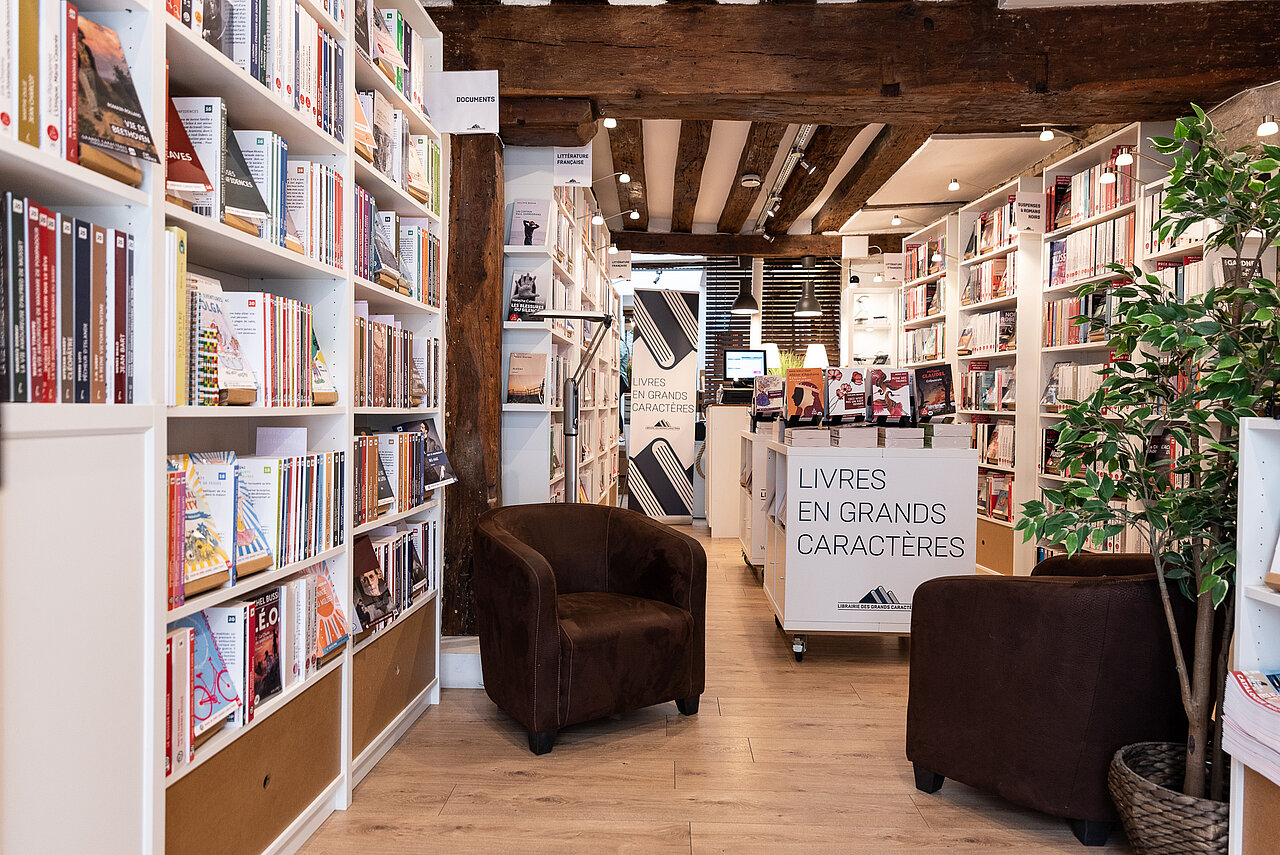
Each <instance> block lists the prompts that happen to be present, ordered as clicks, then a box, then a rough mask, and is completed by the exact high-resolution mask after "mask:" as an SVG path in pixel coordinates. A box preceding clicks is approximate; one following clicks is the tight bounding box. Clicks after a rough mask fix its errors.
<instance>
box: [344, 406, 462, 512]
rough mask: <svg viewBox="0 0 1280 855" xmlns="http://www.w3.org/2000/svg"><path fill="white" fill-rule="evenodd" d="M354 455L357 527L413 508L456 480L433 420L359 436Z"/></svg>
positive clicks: (409, 423)
mask: <svg viewBox="0 0 1280 855" xmlns="http://www.w3.org/2000/svg"><path fill="white" fill-rule="evenodd" d="M353 452H354V456H353V457H352V459H353V460H354V461H355V469H354V473H353V474H354V477H355V482H354V483H355V495H354V497H353V499H354V504H355V509H354V512H353V513H354V519H355V524H356V525H364V524H365V523H369V522H373V521H374V520H376V519H378V518H379V517H383V516H386V515H387V514H396V513H401V512H403V511H409V510H412V509H414V508H416V507H418V506H419V505H421V504H423V503H424V502H425V501H426V498H427V494H428V493H430V492H431V490H433V489H434V488H436V487H438V486H439V485H440V484H442V483H444V482H445V481H449V480H452V479H453V477H454V475H453V468H452V467H451V466H450V465H449V458H448V456H447V455H446V454H445V451H444V444H443V443H442V442H441V441H440V434H439V433H437V431H436V426H435V422H434V421H433V420H431V419H427V420H425V421H421V422H408V423H406V424H403V425H400V426H398V427H397V428H396V430H394V431H388V432H382V433H364V434H358V435H357V436H356V437H355V440H354V449H353Z"/></svg>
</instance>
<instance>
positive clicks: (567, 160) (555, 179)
mask: <svg viewBox="0 0 1280 855" xmlns="http://www.w3.org/2000/svg"><path fill="white" fill-rule="evenodd" d="M552 153H553V154H552V156H553V157H554V160H553V162H552V169H551V183H552V184H554V185H555V186H557V187H590V186H591V143H587V144H586V145H583V146H577V147H574V148H569V147H566V146H555V147H554V148H553V149H552Z"/></svg>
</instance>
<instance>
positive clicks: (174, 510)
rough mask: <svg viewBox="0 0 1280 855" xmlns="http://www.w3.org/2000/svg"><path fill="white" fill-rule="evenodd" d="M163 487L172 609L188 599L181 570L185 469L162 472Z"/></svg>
mask: <svg viewBox="0 0 1280 855" xmlns="http://www.w3.org/2000/svg"><path fill="white" fill-rule="evenodd" d="M165 476H166V477H165V490H166V493H165V494H166V497H167V501H168V505H167V507H168V509H169V513H168V521H167V526H166V531H167V533H168V540H167V541H166V543H167V548H166V556H165V557H166V568H167V573H166V581H167V586H168V600H167V604H168V606H169V608H170V609H175V608H177V607H178V606H180V605H182V604H183V603H185V602H186V601H187V598H186V588H185V587H184V585H183V575H184V574H183V569H184V567H185V564H186V553H185V550H184V536H185V534H186V510H187V479H186V474H185V473H184V472H180V471H175V470H170V471H167V472H166V473H165Z"/></svg>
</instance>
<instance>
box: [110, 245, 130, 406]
mask: <svg viewBox="0 0 1280 855" xmlns="http://www.w3.org/2000/svg"><path fill="white" fill-rule="evenodd" d="M129 240H130V238H129V235H128V234H127V233H125V232H122V231H119V230H116V231H115V267H114V273H115V279H114V282H113V289H112V290H113V293H112V299H113V301H114V306H115V312H114V315H113V317H114V321H115V324H114V329H111V330H108V331H107V332H108V335H110V336H111V339H110V342H109V345H108V346H109V348H110V350H111V363H112V370H113V371H114V373H115V376H114V380H113V382H112V387H111V388H112V392H113V394H114V403H117V404H127V403H128V391H127V375H128V358H129Z"/></svg>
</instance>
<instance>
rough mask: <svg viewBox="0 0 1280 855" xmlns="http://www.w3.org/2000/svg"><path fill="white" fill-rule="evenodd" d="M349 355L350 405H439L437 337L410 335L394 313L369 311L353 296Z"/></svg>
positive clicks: (438, 341)
mask: <svg viewBox="0 0 1280 855" xmlns="http://www.w3.org/2000/svg"><path fill="white" fill-rule="evenodd" d="M355 357H356V358H355V365H354V372H355V378H354V381H355V406H357V407H403V408H409V407H423V406H425V407H435V406H439V403H440V371H439V366H440V357H441V343H440V339H439V338H437V337H435V336H429V335H415V334H414V332H413V330H409V329H405V328H404V327H403V325H402V324H401V322H400V320H399V319H398V318H396V317H395V316H394V315H371V314H369V304H368V303H367V302H365V301H364V300H357V301H356V303H355Z"/></svg>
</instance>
